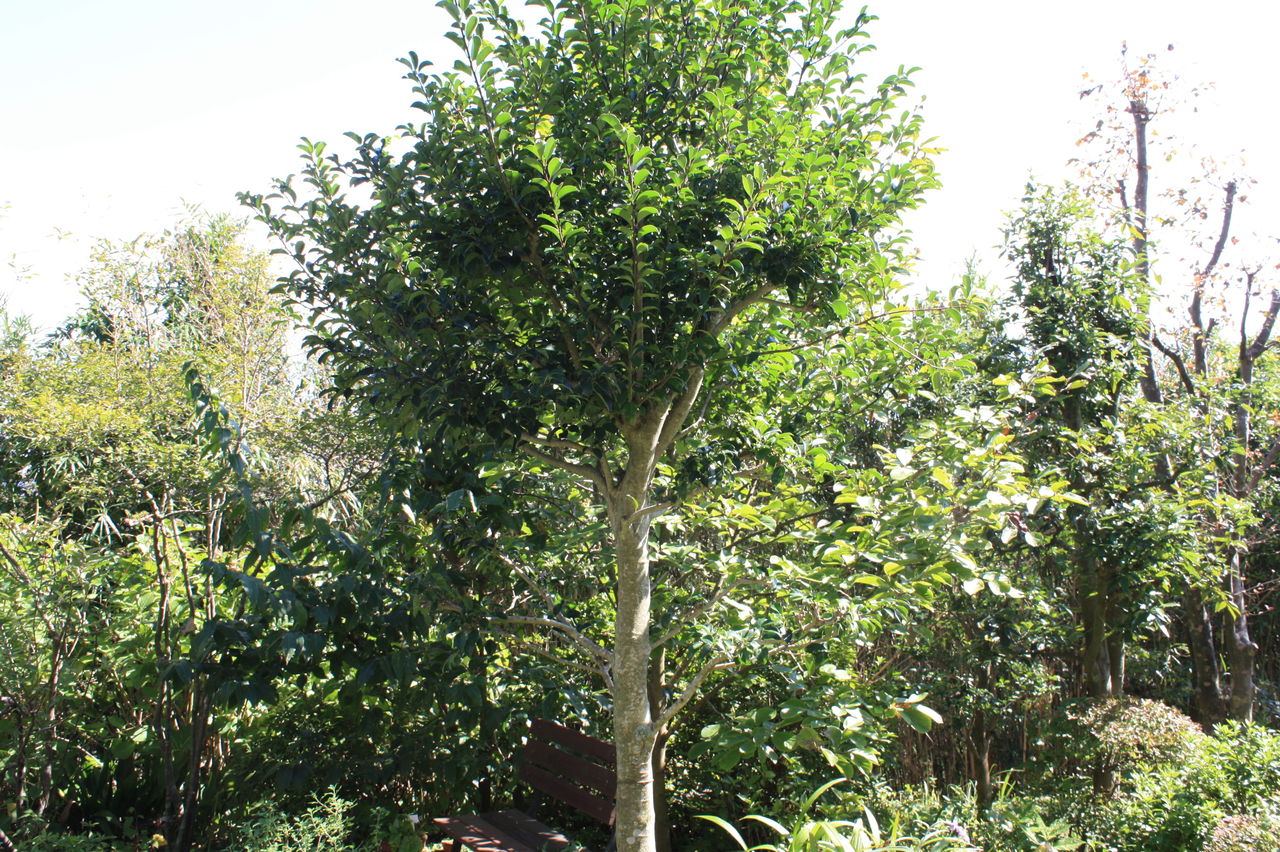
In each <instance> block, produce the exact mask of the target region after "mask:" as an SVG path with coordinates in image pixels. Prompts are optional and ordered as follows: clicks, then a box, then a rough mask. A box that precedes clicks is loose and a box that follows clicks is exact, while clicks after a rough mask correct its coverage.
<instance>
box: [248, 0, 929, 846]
mask: <svg viewBox="0 0 1280 852" xmlns="http://www.w3.org/2000/svg"><path fill="white" fill-rule="evenodd" d="M444 6H445V8H446V9H447V10H449V11H450V13H451V14H452V15H453V16H454V19H455V20H454V25H453V29H452V31H451V32H450V33H449V37H450V38H451V39H452V40H453V41H454V42H455V43H456V44H457V45H458V47H459V48H460V50H461V51H462V53H463V58H462V59H460V60H459V61H458V63H457V64H456V65H455V69H454V70H453V71H451V72H446V73H443V74H432V73H429V72H428V70H427V65H428V63H426V62H421V61H419V60H418V58H417V57H416V56H411V57H410V59H409V60H408V62H407V64H408V66H409V69H410V72H409V77H410V79H412V80H413V81H414V83H415V85H416V89H415V90H416V91H417V93H418V95H419V97H420V102H419V103H418V105H417V106H418V107H419V108H420V109H422V110H423V111H424V112H425V113H426V118H425V122H424V123H423V124H422V125H420V126H409V127H407V128H405V129H404V131H403V132H402V134H401V137H400V139H399V140H397V141H396V143H395V144H392V143H390V142H388V141H386V140H383V139H382V138H380V137H377V136H368V137H364V138H363V139H360V140H359V143H358V148H357V152H356V155H355V156H354V158H353V159H351V160H350V161H349V162H346V163H340V162H338V161H337V160H335V159H326V158H325V157H324V156H323V151H324V148H323V146H322V145H318V144H317V145H310V144H308V145H307V146H306V150H307V156H308V164H307V167H306V170H305V177H306V181H307V183H309V184H311V185H312V186H313V187H314V189H315V191H314V192H311V193H309V194H306V195H305V196H302V197H300V195H299V192H298V190H297V189H296V188H295V187H294V186H293V185H292V184H291V183H289V182H285V183H283V184H282V185H281V186H280V187H279V192H278V193H277V194H276V195H275V196H273V197H271V198H266V199H264V198H261V197H257V198H253V199H251V203H253V204H254V205H256V206H257V208H258V210H259V212H260V215H261V217H262V218H263V219H264V220H265V221H266V222H267V223H268V224H269V225H270V226H271V227H272V228H273V229H274V230H275V232H276V233H277V234H278V235H280V236H281V237H282V238H283V239H284V240H285V241H286V243H287V244H288V245H289V246H290V249H289V252H290V253H291V254H292V256H293V259H294V260H295V261H296V263H297V267H298V268H297V271H296V272H295V273H294V274H293V275H292V276H291V277H290V278H289V279H288V283H287V287H288V289H289V290H290V291H291V292H292V293H293V295H294V296H295V298H297V299H298V300H299V301H300V302H301V303H303V304H305V305H307V306H309V307H311V308H312V309H313V310H314V314H313V318H314V320H315V332H314V333H313V334H312V336H311V337H310V338H309V340H308V343H309V346H310V347H311V349H312V351H313V352H315V353H316V354H317V355H318V356H319V357H320V358H321V359H322V360H323V361H325V362H327V363H328V364H330V365H331V366H332V369H333V370H334V380H335V381H334V385H335V388H337V389H338V390H339V391H340V392H341V393H342V394H344V395H348V396H353V397H357V398H359V399H361V400H363V401H364V402H365V403H367V404H369V405H371V406H373V407H374V408H376V409H377V410H379V411H380V412H382V413H383V416H384V418H385V419H386V420H387V421H389V422H390V423H391V424H392V425H393V426H394V428H395V429H397V430H398V431H399V432H400V434H402V435H403V436H405V438H406V440H408V441H411V442H413V441H416V442H418V443H419V445H420V446H421V447H422V448H423V450H424V452H427V453H429V455H430V457H431V458H432V459H433V464H439V463H441V457H442V455H443V454H444V450H443V449H442V448H448V454H450V455H451V456H452V457H451V458H447V459H445V460H444V463H446V464H448V465H451V466H453V467H454V468H456V469H458V470H464V471H465V470H470V471H472V472H473V477H474V474H476V473H479V471H480V468H481V467H482V466H483V465H486V464H490V465H492V464H495V463H500V464H511V463H512V460H513V459H517V458H522V459H523V460H524V461H523V463H524V465H525V467H526V468H528V469H529V470H532V471H535V472H536V471H539V470H541V471H544V472H553V473H556V474H558V475H564V474H567V475H568V476H570V477H572V478H574V479H575V480H577V481H578V482H579V483H581V486H582V487H584V488H586V489H588V491H589V493H591V494H592V495H594V501H595V502H596V504H597V505H598V506H599V508H600V511H602V513H603V516H604V519H605V521H606V524H607V530H608V535H607V541H606V542H605V547H606V549H605V550H604V552H598V551H597V557H596V558H598V559H607V560H609V562H610V570H611V572H612V574H613V577H614V582H613V583H612V589H611V591H612V592H613V594H614V596H615V602H616V609H615V612H616V618H615V622H614V627H613V630H612V634H613V635H612V638H611V643H601V644H597V643H594V642H580V643H579V644H580V645H581V647H582V650H583V653H584V654H586V655H587V656H588V658H590V659H591V660H592V661H593V662H594V663H595V664H597V665H599V666H601V669H602V672H603V673H604V674H605V676H606V678H607V682H608V684H609V687H610V690H611V694H612V699H613V702H612V704H613V719H614V739H615V741H616V744H617V748H618V766H619V778H618V791H617V793H618V797H617V799H618V820H617V838H618V848H619V849H620V850H623V852H633V850H650V849H653V848H654V831H653V826H654V796H653V784H652V770H651V755H652V752H653V750H654V745H655V740H656V738H657V736H658V733H659V731H660V730H661V729H662V727H663V726H664V725H665V724H666V723H667V722H668V721H669V718H670V716H671V715H674V713H675V712H676V711H678V710H679V709H680V708H681V707H682V706H683V705H684V704H685V703H686V702H687V701H688V699H689V698H690V697H691V696H692V695H693V694H694V693H695V692H696V690H697V689H698V687H699V685H700V683H701V682H702V680H704V679H705V678H706V677H707V676H709V675H710V674H711V673H712V672H714V671H715V670H716V669H717V667H719V666H721V665H723V664H724V662H725V660H724V659H723V657H721V656H719V655H715V654H712V655H710V656H709V658H708V659H707V660H706V662H705V664H704V666H703V667H702V668H701V670H699V671H697V672H696V673H692V674H691V676H690V677H689V678H688V679H687V681H686V682H685V684H684V686H683V689H682V690H681V691H680V692H678V694H676V695H674V696H673V697H672V698H671V700H670V701H669V702H664V703H663V705H662V709H661V711H660V712H661V715H657V714H655V712H654V706H653V704H652V703H651V697H650V694H649V690H648V684H649V673H650V670H651V663H652V660H653V657H654V655H655V654H656V653H659V646H660V644H661V637H656V636H653V635H651V626H652V624H653V612H652V605H653V600H652V577H651V568H650V558H651V551H650V530H651V526H652V524H653V521H654V519H655V518H656V517H658V516H660V515H661V514H663V513H664V512H667V511H670V510H671V509H672V508H673V507H674V506H675V505H677V504H678V503H679V502H680V501H681V500H682V499H685V498H687V497H688V496H689V494H690V493H691V492H692V491H693V490H694V489H693V488H692V487H691V484H690V483H687V482H685V483H679V482H675V483H672V482H670V481H666V480H667V479H669V477H667V476H666V475H665V474H663V472H662V468H661V466H662V465H664V464H665V463H667V462H669V461H671V460H672V459H673V458H674V457H675V456H676V455H678V454H679V453H680V452H681V451H682V450H685V449H688V448H691V447H693V446H696V445H697V442H698V440H699V436H700V435H701V434H702V430H703V428H704V426H705V422H704V420H703V419H702V418H701V417H700V416H699V412H701V411H703V410H706V409H707V407H708V404H709V403H710V408H711V410H713V411H715V410H718V409H719V408H720V407H721V406H718V405H716V400H717V398H718V396H719V395H720V394H721V389H720V388H721V386H720V382H721V380H722V379H723V378H724V377H725V376H727V375H730V374H731V372H732V371H733V370H735V369H737V368H738V367H740V366H742V365H744V364H747V363H750V362H751V361H753V360H754V359H756V358H758V357H760V356H761V355H762V354H766V353H768V352H770V351H773V350H778V349H803V348H806V347H815V346H818V345H820V344H821V343H822V342H823V341H824V340H827V339H830V338H831V337H833V336H837V335H840V334H842V333H844V332H846V331H847V330H848V329H850V328H851V327H853V326H855V325H856V324H857V323H859V322H867V321H870V315H871V313H873V309H872V308H871V306H873V305H875V304H877V303H879V302H880V301H881V300H882V298H883V297H884V295H885V294H886V293H887V292H888V291H889V290H890V289H891V288H892V286H893V281H892V277H893V274H894V269H895V263H894V257H895V254H896V250H897V240H896V238H895V236H894V234H893V230H892V229H893V227H894V225H895V223H896V220H897V216H898V214H899V213H900V211H902V210H903V209H905V208H907V207H911V206H913V205H914V204H915V203H916V202H917V198H918V197H919V195H920V193H921V192H922V191H923V190H924V189H925V188H927V187H929V186H931V185H932V183H933V176H932V169H931V166H930V163H929V161H928V160H927V158H926V157H925V154H924V152H923V151H922V150H921V147H920V143H919V140H918V132H919V123H918V119H917V118H916V117H913V116H911V115H905V116H904V115H903V114H902V113H901V111H900V110H899V109H898V108H897V106H896V101H897V99H898V97H899V95H900V94H901V93H902V92H903V87H904V86H905V85H906V84H907V80H906V78H905V76H903V75H902V74H898V75H894V76H892V77H890V78H889V79H887V80H886V81H884V82H883V83H881V84H879V85H874V86H869V87H868V86H866V85H865V83H864V80H863V78H862V76H861V75H860V74H859V73H858V71H857V69H856V67H855V65H854V61H855V59H856V57H857V55H858V54H859V53H861V52H863V51H865V50H867V49H869V45H867V44H866V43H865V42H864V41H863V39H865V34H864V33H863V31H862V27H863V26H864V25H865V23H866V22H867V21H868V20H869V18H868V16H866V15H865V14H864V15H861V16H859V18H858V20H857V21H856V23H855V24H854V27H853V28H852V29H849V30H846V31H843V32H836V31H835V30H834V26H835V22H836V14H837V11H838V6H837V4H835V3H833V2H829V1H828V0H808V2H791V0H767V2H764V3H745V2H741V0H684V2H677V3H674V4H658V3H639V2H626V3H622V4H616V3H605V2H598V0H580V2H567V3H559V4H554V3H547V4H545V9H546V17H545V18H544V19H543V20H542V22H541V23H540V25H539V27H538V29H539V33H538V37H537V38H536V39H533V38H530V37H528V36H527V35H526V34H525V33H524V32H523V31H522V29H521V27H520V25H519V24H518V23H517V22H516V21H515V20H513V19H512V18H511V16H510V15H509V14H508V13H507V11H506V10H505V8H504V7H503V6H502V5H501V4H500V3H479V4H475V5H472V4H471V3H467V2H464V3H460V4H456V5H455V4H453V3H445V4H444ZM406 148H407V149H408V152H407V153H405V154H403V155H399V154H396V153H395V152H396V151H401V150H405V149H406ZM344 183H346V184H347V185H348V186H351V187H359V189H360V191H361V193H363V192H365V191H366V190H368V191H370V192H371V196H372V199H373V201H372V204H361V203H359V202H357V201H354V200H349V199H348V198H347V197H346V195H345V194H344V192H345V191H346V190H345V189H344V186H343V184H344ZM277 205H279V206H280V207H281V208H282V209H278V208H277ZM474 481H475V482H476V483H478V480H474ZM660 481H663V485H664V487H663V488H659V487H658V483H659V482H660ZM473 487H474V488H476V489H477V490H479V488H480V486H479V484H475V485H474V486H473ZM514 570H516V571H517V572H518V573H522V574H527V572H526V571H524V569H523V568H522V567H521V566H519V565H514ZM548 604H549V605H551V604H554V600H552V599H551V598H550V597H548ZM556 611H557V608H556V607H554V606H552V607H551V613H549V614H548V615H547V616H545V617H544V618H543V623H544V624H545V625H546V626H547V627H548V628H550V629H552V630H559V631H561V632H563V633H567V634H569V635H570V636H573V634H575V633H578V631H577V630H576V629H575V628H574V627H573V626H572V625H571V624H569V623H566V622H565V621H563V620H562V619H560V618H557V617H555V613H556ZM696 615H697V612H696V611H695V612H694V613H692V616H693V617H696ZM675 621H676V622H680V621H681V619H680V618H678V617H677V618H676V619H675ZM574 638H575V640H577V639H579V637H574ZM606 644H611V647H605V645H606Z"/></svg>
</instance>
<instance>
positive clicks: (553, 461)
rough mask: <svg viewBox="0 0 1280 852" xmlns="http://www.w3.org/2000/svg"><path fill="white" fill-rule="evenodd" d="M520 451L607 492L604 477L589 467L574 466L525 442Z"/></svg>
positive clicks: (574, 464)
mask: <svg viewBox="0 0 1280 852" xmlns="http://www.w3.org/2000/svg"><path fill="white" fill-rule="evenodd" d="M520 450H521V452H523V453H524V454H525V455H529V456H533V457H534V458H535V459H537V460H538V461H541V462H546V463H547V464H549V465H551V466H552V467H557V468H559V469H560V470H563V471H565V472H567V473H572V474H573V475H574V476H578V477H581V478H583V479H585V480H587V481H588V482H590V483H592V484H594V485H597V486H599V488H600V490H601V491H607V490H608V488H607V486H606V484H605V481H604V477H602V476H601V475H600V471H599V470H597V469H596V468H594V467H590V466H588V465H585V464H576V463H574V462H571V461H566V460H565V459H562V458H560V457H559V456H553V455H551V453H547V452H543V451H542V450H540V449H538V448H537V447H535V446H534V445H533V444H532V443H530V442H529V441H527V440H526V441H524V442H523V443H522V444H520Z"/></svg>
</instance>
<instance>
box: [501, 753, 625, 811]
mask: <svg viewBox="0 0 1280 852" xmlns="http://www.w3.org/2000/svg"><path fill="white" fill-rule="evenodd" d="M520 779H521V780H522V781H524V782H525V783H526V784H528V785H529V786H530V787H533V788H534V789H535V790H541V791H542V792H544V793H546V794H547V795H549V796H555V797H556V798H557V799H559V800H560V801H562V802H564V803H565V804H567V805H571V806H573V807H575V808H577V809H578V810H580V811H582V812H583V813H584V814H586V815H588V816H592V817H595V818H596V819H598V820H599V821H600V822H602V823H604V824H605V825H613V802H611V801H609V800H607V799H602V798H601V797H600V796H597V795H596V794H595V793H592V792H591V791H590V790H587V789H585V788H583V787H578V786H576V785H574V784H570V783H569V782H568V781H563V780H561V779H559V778H557V777H555V776H554V775H552V774H551V773H549V772H546V771H544V770H542V769H539V768H538V767H536V766H533V765H531V764H529V763H522V764H520Z"/></svg>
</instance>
